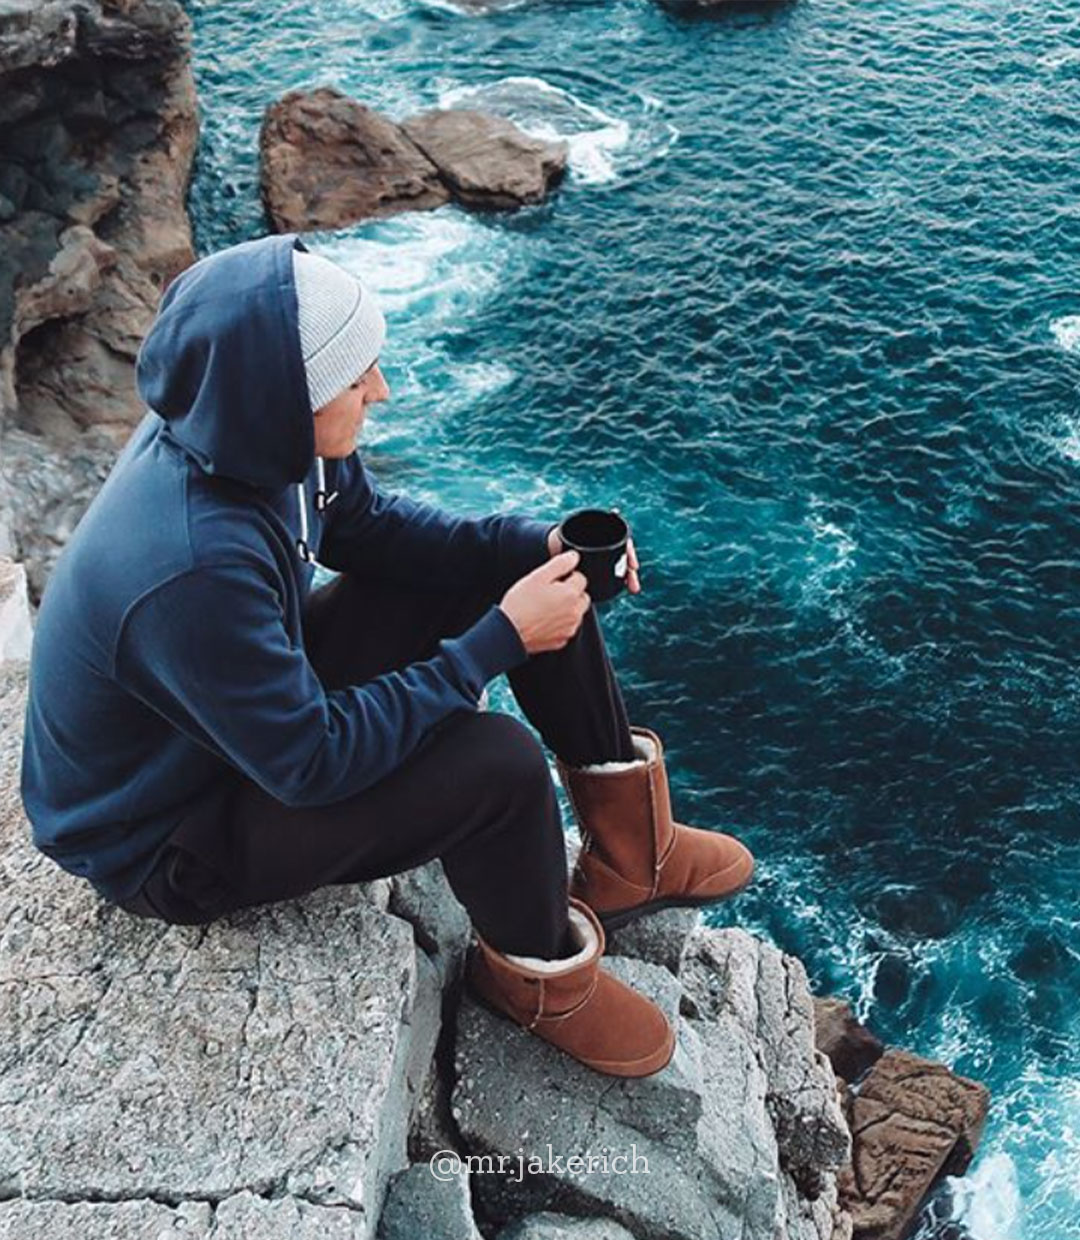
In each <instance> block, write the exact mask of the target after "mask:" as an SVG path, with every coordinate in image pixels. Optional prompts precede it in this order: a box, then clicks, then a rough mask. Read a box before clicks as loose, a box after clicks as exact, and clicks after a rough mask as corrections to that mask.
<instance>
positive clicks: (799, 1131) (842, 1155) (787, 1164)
mask: <svg viewBox="0 0 1080 1240" xmlns="http://www.w3.org/2000/svg"><path fill="white" fill-rule="evenodd" d="M683 983H684V986H685V988H686V991H687V993H688V995H689V996H690V998H691V999H692V1001H693V1003H694V1004H695V1005H696V1008H697V1012H698V1014H699V1016H698V1019H697V1020H695V1021H693V1022H692V1023H693V1024H694V1026H695V1028H699V1029H700V1028H702V1026H703V1025H704V1026H706V1027H707V1026H708V1024H709V1023H710V1021H717V1022H719V1021H722V1022H724V1023H730V1025H731V1028H732V1031H733V1037H734V1031H735V1030H738V1031H739V1034H740V1036H741V1040H742V1041H744V1042H745V1043H746V1044H748V1045H750V1046H753V1047H754V1050H755V1055H756V1057H757V1058H758V1059H759V1061H760V1063H761V1065H762V1068H763V1071H764V1074H765V1080H766V1094H765V1102H766V1106H767V1109H768V1113H769V1117H770V1120H771V1124H772V1128H773V1131H774V1133H775V1135H776V1141H777V1148H778V1152H779V1155H780V1160H781V1164H782V1167H783V1169H784V1170H785V1171H786V1172H788V1173H789V1174H790V1175H791V1176H792V1177H793V1178H794V1179H795V1181H796V1183H797V1184H798V1185H799V1186H800V1188H801V1189H803V1191H804V1192H805V1193H806V1194H808V1195H811V1196H813V1195H816V1194H817V1193H818V1192H819V1191H820V1190H821V1187H822V1185H821V1175H820V1173H821V1171H822V1169H836V1168H839V1167H841V1166H843V1165H844V1164H845V1163H846V1161H847V1160H848V1158H849V1157H850V1154H851V1136H850V1133H849V1131H848V1126H847V1123H846V1121H845V1119H844V1116H843V1113H842V1112H841V1110H840V1104H839V1102H838V1100H837V1095H836V1078H835V1076H834V1074H833V1071H832V1068H831V1065H830V1064H829V1062H828V1060H827V1059H826V1057H825V1056H824V1055H823V1054H821V1052H820V1051H818V1050H817V1049H816V1046H815V1044H814V1009H813V1000H812V998H811V995H810V989H809V984H808V982H807V978H806V970H805V968H804V967H803V965H802V962H801V961H799V960H797V959H796V958H795V957H794V956H788V955H786V954H784V953H782V952H779V951H777V950H776V948H774V947H771V946H769V945H768V944H765V943H763V942H761V941H760V940H759V939H756V938H754V937H753V935H750V934H747V933H746V931H744V930H710V929H703V930H701V931H700V932H699V933H698V934H697V935H696V936H695V940H694V945H693V947H692V949H691V950H690V951H689V952H688V953H687V958H686V961H685V963H684V968H683ZM702 1018H704V1020H703V1019H702Z"/></svg>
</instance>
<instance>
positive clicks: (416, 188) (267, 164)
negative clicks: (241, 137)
mask: <svg viewBox="0 0 1080 1240" xmlns="http://www.w3.org/2000/svg"><path fill="white" fill-rule="evenodd" d="M259 151H260V155H261V161H262V193H263V200H264V202H265V205H266V210H267V214H268V216H269V217H270V221H271V223H272V225H273V227H274V228H275V229H276V230H277V231H278V232H290V231H297V232H305V231H317V230H321V229H335V228H343V227H345V226H347V225H349V224H353V223H356V222H358V221H360V220H365V219H372V218H380V217H383V216H389V215H396V214H399V213H400V212H402V211H423V210H430V209H431V208H434V207H441V206H443V205H445V204H446V203H448V202H456V203H459V204H460V205H462V206H467V207H472V208H480V209H487V210H492V209H503V210H504V209H510V208H515V207H522V206H527V205H531V204H535V203H539V202H542V201H543V200H544V198H546V197H547V195H548V194H549V193H550V191H551V189H552V188H553V187H554V186H555V185H556V184H557V183H558V181H559V180H560V179H561V178H562V176H563V174H564V172H565V170H566V160H567V145H566V143H565V142H546V141H543V140H541V139H538V138H531V137H529V136H528V135H527V134H525V133H523V132H522V131H521V130H520V129H518V128H517V126H515V125H513V124H511V122H510V121H508V120H505V119H503V118H502V117H498V116H489V115H487V114H485V113H483V112H476V111H471V110H468V109H435V110H433V111H428V112H422V113H420V114H419V115H417V116H413V117H410V118H408V119H407V120H405V121H402V122H401V123H400V124H398V123H396V122H394V121H391V120H389V119H387V118H386V117H385V116H382V115H381V114H380V113H378V112H376V111H374V110H373V109H371V108H368V107H365V106H364V105H363V104H362V103H358V102H357V101H356V100H355V99H351V98H349V96H348V95H345V94H342V92H341V91H338V90H335V89H333V88H331V87H322V88H320V89H318V90H313V91H310V92H308V91H299V90H294V91H289V92H288V93H287V94H285V95H283V96H282V97H281V99H279V100H278V101H277V102H276V103H274V104H272V105H271V106H270V107H269V108H267V110H266V114H265V116H264V118H263V124H262V129H261V132H260V135H259Z"/></svg>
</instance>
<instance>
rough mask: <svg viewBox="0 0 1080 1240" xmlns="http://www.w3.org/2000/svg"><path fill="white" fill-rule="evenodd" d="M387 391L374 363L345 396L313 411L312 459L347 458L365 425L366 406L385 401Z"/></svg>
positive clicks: (344, 393) (375, 362) (377, 366)
mask: <svg viewBox="0 0 1080 1240" xmlns="http://www.w3.org/2000/svg"><path fill="white" fill-rule="evenodd" d="M389 395H390V389H389V388H388V387H387V386H386V380H385V379H384V378H383V373H382V371H381V370H380V369H379V362H378V359H376V360H375V361H374V362H372V363H371V366H370V367H369V368H368V369H367V370H365V371H364V373H363V374H362V375H361V376H360V378H359V379H357V380H356V381H355V382H354V383H351V384H350V385H349V386H348V387H347V388H346V389H345V391H344V392H339V393H338V394H337V395H336V396H335V397H334V399H333V400H330V401H327V402H326V404H325V405H323V406H322V408H320V409H316V410H315V455H316V456H324V457H344V456H350V455H351V454H352V452H353V450H354V449H355V448H356V439H357V436H358V435H359V434H360V431H361V428H362V427H363V425H364V417H365V413H366V410H367V406H368V405H375V404H378V402H379V401H380V400H386V398H387V397H388V396H389Z"/></svg>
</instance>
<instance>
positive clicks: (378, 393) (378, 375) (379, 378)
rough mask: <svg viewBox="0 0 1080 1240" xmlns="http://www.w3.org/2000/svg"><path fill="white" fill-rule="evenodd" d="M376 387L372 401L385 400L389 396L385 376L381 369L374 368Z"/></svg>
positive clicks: (388, 386)
mask: <svg viewBox="0 0 1080 1240" xmlns="http://www.w3.org/2000/svg"><path fill="white" fill-rule="evenodd" d="M375 379H376V387H375V393H374V395H373V396H372V400H386V399H387V397H388V396H389V395H390V385H389V384H388V383H387V382H386V376H385V375H384V374H383V372H382V368H381V367H379V366H376V367H375Z"/></svg>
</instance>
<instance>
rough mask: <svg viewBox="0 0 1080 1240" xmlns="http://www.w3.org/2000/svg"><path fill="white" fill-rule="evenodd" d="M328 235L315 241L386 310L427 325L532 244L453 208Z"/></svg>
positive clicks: (469, 302) (489, 286)
mask: <svg viewBox="0 0 1080 1240" xmlns="http://www.w3.org/2000/svg"><path fill="white" fill-rule="evenodd" d="M325 237H326V239H325V240H316V241H313V243H312V248H313V249H316V250H317V251H318V252H319V253H320V254H325V255H326V257H327V258H329V259H331V260H332V261H333V262H336V263H339V264H340V265H341V266H342V267H344V268H345V269H346V270H347V271H352V272H354V273H355V274H356V275H357V276H359V277H360V278H361V279H362V280H364V281H365V283H367V284H369V285H370V286H371V287H372V288H373V289H374V290H375V292H376V294H377V295H378V297H379V301H380V304H381V305H382V307H383V309H384V310H385V311H387V313H389V314H407V317H409V318H410V319H411V318H423V319H425V320H426V321H427V322H428V324H429V326H430V324H431V321H432V320H435V321H440V320H444V319H446V318H451V317H454V316H455V315H458V314H460V313H461V312H462V311H463V309H464V308H465V307H466V306H469V307H472V308H475V306H476V304H477V303H478V301H480V300H482V299H484V298H486V297H487V296H489V295H491V294H492V293H494V292H496V291H497V290H498V289H499V288H500V287H501V286H502V280H503V277H504V274H505V270H506V267H507V264H508V262H509V261H510V260H511V259H512V258H513V257H514V256H515V255H522V254H524V252H525V251H527V249H528V247H529V240H528V239H527V238H521V237H510V236H507V235H504V234H500V233H495V232H493V231H492V230H491V229H486V228H483V227H481V226H480V225H479V224H478V223H477V222H476V221H475V220H473V219H472V218H471V217H470V216H468V215H466V214H465V213H463V212H460V211H457V210H456V209H454V208H444V209H441V210H439V211H428V212H423V213H417V214H415V215H409V216H402V217H399V218H396V219H392V220H385V221H379V222H378V223H376V224H374V225H365V226H364V233H363V235H360V234H359V233H357V232H356V231H355V230H350V231H349V232H348V233H335V234H326V235H325Z"/></svg>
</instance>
